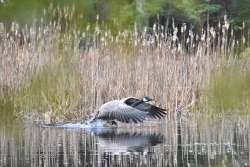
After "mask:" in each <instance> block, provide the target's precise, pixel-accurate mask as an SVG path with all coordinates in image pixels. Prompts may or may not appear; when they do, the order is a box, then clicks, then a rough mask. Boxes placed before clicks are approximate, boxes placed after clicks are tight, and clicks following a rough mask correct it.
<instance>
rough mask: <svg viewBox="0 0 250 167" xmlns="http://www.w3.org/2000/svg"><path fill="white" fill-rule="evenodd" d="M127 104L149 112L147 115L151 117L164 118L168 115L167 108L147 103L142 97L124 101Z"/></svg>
mask: <svg viewBox="0 0 250 167" xmlns="http://www.w3.org/2000/svg"><path fill="white" fill-rule="evenodd" d="M124 103H125V104H127V105H129V106H131V107H133V108H136V109H137V110H140V111H143V112H146V113H147V117H150V118H159V119H160V118H163V117H165V116H166V113H165V112H164V111H166V109H163V108H159V107H156V106H154V105H152V104H149V103H146V102H144V101H142V100H140V99H136V98H128V99H126V100H125V101H124Z"/></svg>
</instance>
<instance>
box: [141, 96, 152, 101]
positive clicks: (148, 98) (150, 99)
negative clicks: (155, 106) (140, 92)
mask: <svg viewBox="0 0 250 167" xmlns="http://www.w3.org/2000/svg"><path fill="white" fill-rule="evenodd" d="M152 100H153V99H152V98H151V97H149V96H144V97H143V98H142V101H143V102H149V101H152Z"/></svg>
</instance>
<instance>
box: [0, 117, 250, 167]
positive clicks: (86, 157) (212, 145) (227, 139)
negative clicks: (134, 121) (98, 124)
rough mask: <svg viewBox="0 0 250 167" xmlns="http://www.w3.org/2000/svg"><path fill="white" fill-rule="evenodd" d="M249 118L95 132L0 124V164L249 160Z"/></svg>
mask: <svg viewBox="0 0 250 167" xmlns="http://www.w3.org/2000/svg"><path fill="white" fill-rule="evenodd" d="M248 120H249V119H248V117H243V118H242V117H237V118H235V117H234V118H232V117H229V118H217V119H214V120H200V119H190V120H185V121H182V122H176V121H170V120H169V121H166V123H163V124H162V125H160V126H155V125H154V126H149V125H146V126H140V127H139V126H136V127H134V126H130V127H121V128H117V129H106V130H105V131H98V132H96V131H90V130H85V129H80V128H55V127H41V126H38V125H34V124H25V125H23V126H18V127H14V126H13V127H1V129H0V166H1V167H9V166H18V167H27V166H32V167H33V166H48V167H50V166H90V167H92V166H107V167H108V166H133V167H134V166H135V167H136V166H154V167H155V166H156V167H157V166H216V167H217V166H249V164H250V157H249V143H250V133H249V127H250V126H249V125H250V124H249V121H248Z"/></svg>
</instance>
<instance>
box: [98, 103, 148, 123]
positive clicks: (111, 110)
mask: <svg viewBox="0 0 250 167" xmlns="http://www.w3.org/2000/svg"><path fill="white" fill-rule="evenodd" d="M146 117H147V112H144V111H141V110H138V109H136V108H133V107H131V106H129V105H127V104H125V103H123V102H122V101H119V100H114V101H111V102H108V103H105V104H104V105H102V106H101V108H100V109H99V113H98V115H97V118H98V119H103V120H113V119H116V120H118V121H121V122H126V123H129V122H134V123H139V122H143V121H144V120H145V118H146Z"/></svg>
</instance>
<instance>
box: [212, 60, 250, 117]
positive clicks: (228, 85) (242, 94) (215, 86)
mask: <svg viewBox="0 0 250 167" xmlns="http://www.w3.org/2000/svg"><path fill="white" fill-rule="evenodd" d="M236 61H237V62H235V64H230V65H225V66H224V67H220V69H218V70H217V71H216V73H215V74H214V75H213V77H212V79H211V85H210V88H209V103H210V105H211V106H212V107H214V108H215V110H216V111H217V112H219V113H220V112H231V113H233V112H236V113H247V112H249V109H250V68H249V64H244V63H243V62H241V61H239V60H236ZM244 62H245V61H244Z"/></svg>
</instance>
